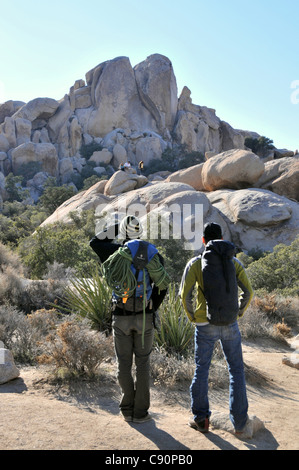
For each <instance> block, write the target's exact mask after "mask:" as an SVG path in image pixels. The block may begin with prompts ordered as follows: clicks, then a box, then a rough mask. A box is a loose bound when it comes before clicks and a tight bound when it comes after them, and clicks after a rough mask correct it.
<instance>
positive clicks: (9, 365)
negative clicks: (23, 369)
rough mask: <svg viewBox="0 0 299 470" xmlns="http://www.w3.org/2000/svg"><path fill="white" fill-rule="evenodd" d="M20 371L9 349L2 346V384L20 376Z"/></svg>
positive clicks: (0, 366) (0, 356)
mask: <svg viewBox="0 0 299 470" xmlns="http://www.w3.org/2000/svg"><path fill="white" fill-rule="evenodd" d="M19 375H20V371H19V369H18V368H17V367H16V365H15V361H14V358H13V355H12V353H11V351H9V349H5V348H0V385H1V384H5V383H6V382H9V381H10V380H13V379H16V378H17V377H19Z"/></svg>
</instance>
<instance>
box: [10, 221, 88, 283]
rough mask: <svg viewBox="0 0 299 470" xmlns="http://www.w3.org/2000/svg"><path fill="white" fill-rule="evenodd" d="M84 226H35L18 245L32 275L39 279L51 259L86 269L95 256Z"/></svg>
mask: <svg viewBox="0 0 299 470" xmlns="http://www.w3.org/2000/svg"><path fill="white" fill-rule="evenodd" d="M88 240H89V238H88V236H87V234H86V232H85V231H84V229H82V228H80V229H78V228H76V227H74V226H73V225H66V224H63V223H57V224H51V225H46V226H44V227H38V228H37V229H36V231H35V233H34V234H33V235H31V236H30V237H27V238H26V239H24V240H22V241H21V242H20V244H19V247H18V252H19V254H20V256H21V259H22V261H23V264H24V265H25V266H26V267H27V268H28V270H29V275H30V277H31V278H32V279H42V278H43V276H44V275H45V273H46V271H47V267H48V265H49V264H50V265H51V264H53V263H54V262H55V261H56V262H58V263H63V264H64V266H65V267H70V268H76V269H77V270H79V271H80V270H83V271H86V272H88V270H89V269H90V263H93V264H95V263H96V261H97V257H96V255H95V254H94V252H93V251H92V250H91V249H90V247H89V244H88Z"/></svg>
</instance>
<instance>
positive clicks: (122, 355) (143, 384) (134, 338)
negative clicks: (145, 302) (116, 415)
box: [112, 314, 154, 418]
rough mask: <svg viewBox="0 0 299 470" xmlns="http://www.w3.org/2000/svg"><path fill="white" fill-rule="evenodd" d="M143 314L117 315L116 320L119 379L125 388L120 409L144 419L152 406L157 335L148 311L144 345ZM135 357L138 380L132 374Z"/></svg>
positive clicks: (114, 328) (114, 332) (129, 414)
mask: <svg viewBox="0 0 299 470" xmlns="http://www.w3.org/2000/svg"><path fill="white" fill-rule="evenodd" d="M142 325H143V314H137V315H128V316H122V315H114V316H113V319H112V327H113V337H114V347H115V353H116V357H117V361H118V371H117V378H118V382H119V385H120V388H121V390H122V399H121V402H120V405H119V407H120V410H121V412H122V414H123V415H124V416H132V417H134V418H143V417H144V416H146V414H147V411H148V409H149V406H150V354H151V350H152V345H153V338H154V325H153V315H152V314H146V324H145V333H144V347H142ZM133 357H135V365H136V382H135V383H134V378H133V374H132V366H133Z"/></svg>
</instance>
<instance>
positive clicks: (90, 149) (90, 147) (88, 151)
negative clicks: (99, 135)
mask: <svg viewBox="0 0 299 470" xmlns="http://www.w3.org/2000/svg"><path fill="white" fill-rule="evenodd" d="M100 150H103V146H102V145H101V144H97V143H96V142H91V143H90V144H83V145H82V146H81V148H80V155H81V157H83V158H86V160H89V158H90V157H91V156H92V154H93V153H94V152H97V151H100Z"/></svg>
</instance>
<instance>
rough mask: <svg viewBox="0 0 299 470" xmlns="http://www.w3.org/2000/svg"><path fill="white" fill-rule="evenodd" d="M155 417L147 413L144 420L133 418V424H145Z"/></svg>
mask: <svg viewBox="0 0 299 470" xmlns="http://www.w3.org/2000/svg"><path fill="white" fill-rule="evenodd" d="M151 419H153V417H152V416H151V415H150V414H149V413H147V414H146V415H145V416H144V417H143V418H133V423H145V422H146V421H150V420H151Z"/></svg>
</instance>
